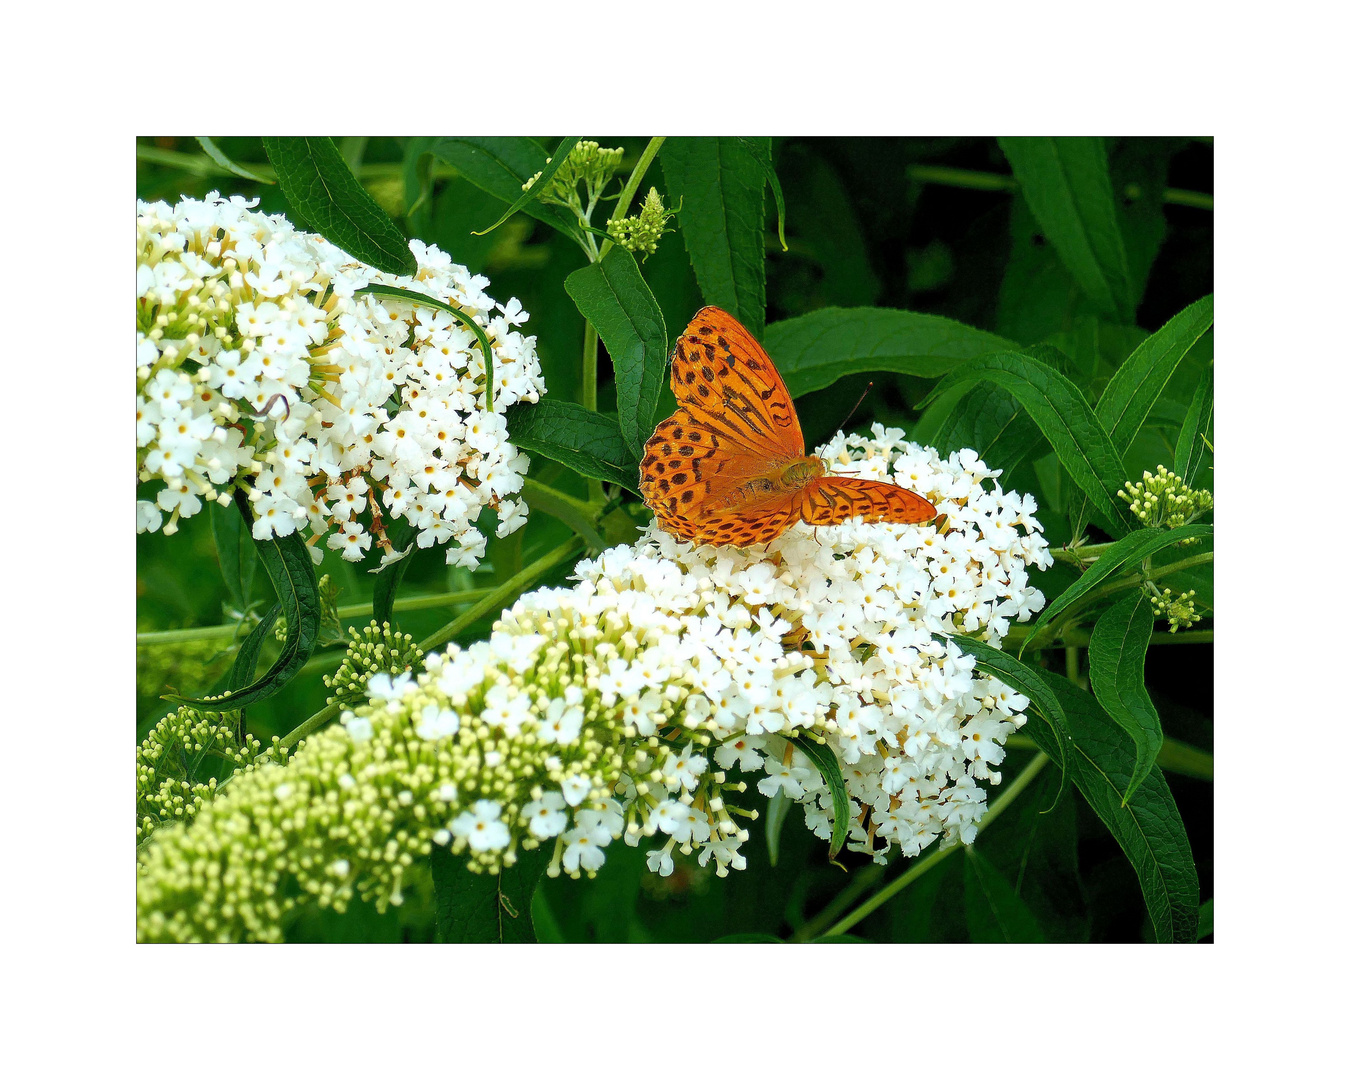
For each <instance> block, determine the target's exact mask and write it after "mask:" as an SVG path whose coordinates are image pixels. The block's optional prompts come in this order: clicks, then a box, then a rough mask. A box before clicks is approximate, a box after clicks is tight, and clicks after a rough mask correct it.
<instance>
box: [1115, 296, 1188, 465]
mask: <svg viewBox="0 0 1350 1080" xmlns="http://www.w3.org/2000/svg"><path fill="white" fill-rule="evenodd" d="M1213 325H1214V297H1213V296H1212V295H1211V296H1206V297H1204V298H1203V299H1200V300H1197V301H1196V302H1195V303H1194V304H1192V305H1191V306H1190V307H1188V308H1186V309H1185V310H1184V311H1182V312H1181V313H1180V314H1179V315H1176V316H1174V317H1173V318H1172V319H1170V320H1169V321H1168V323H1167V325H1166V326H1164V327H1163V328H1162V329H1161V330H1159V331H1158V332H1157V333H1156V334H1152V335H1150V336H1149V337H1148V338H1146V339H1144V341H1143V343H1142V344H1141V345H1140V346H1139V347H1138V348H1137V349H1135V350H1134V352H1133V353H1131V354H1130V356H1129V357H1128V359H1126V361H1125V363H1123V364H1121V366H1120V368H1119V370H1117V371H1116V373H1115V375H1113V376H1112V377H1111V381H1110V382H1109V383H1107V384H1106V389H1105V390H1103V391H1102V396H1101V398H1100V399H1099V400H1098V402H1097V418H1098V419H1099V420H1101V422H1102V427H1104V428H1106V433H1107V434H1108V435H1110V436H1111V441H1112V442H1114V443H1115V445H1116V449H1117V450H1119V451H1120V452H1121V453H1122V454H1123V453H1125V451H1126V450H1128V449H1129V448H1130V444H1131V443H1132V442H1134V437H1135V436H1136V435H1138V434H1139V429H1140V428H1142V427H1143V426H1144V421H1145V420H1147V419H1148V415H1149V413H1150V412H1151V411H1152V409H1153V405H1154V403H1155V402H1156V401H1157V400H1158V398H1159V397H1161V396H1162V392H1163V387H1165V386H1166V385H1167V382H1168V380H1169V379H1171V377H1172V374H1173V373H1174V372H1175V371H1176V369H1177V366H1178V365H1179V364H1180V363H1181V361H1182V360H1183V359H1185V356H1186V354H1187V353H1188V352H1190V351H1191V347H1192V346H1193V345H1194V344H1195V343H1196V342H1197V341H1199V340H1200V339H1201V338H1202V337H1204V335H1205V333H1206V332H1207V331H1208V330H1209V329H1210V327H1212V326H1213Z"/></svg>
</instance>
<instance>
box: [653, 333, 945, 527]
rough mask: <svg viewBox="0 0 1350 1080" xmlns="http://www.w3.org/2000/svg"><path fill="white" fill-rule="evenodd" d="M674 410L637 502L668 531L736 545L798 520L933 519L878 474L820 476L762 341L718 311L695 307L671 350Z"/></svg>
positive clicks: (928, 507) (932, 512) (928, 506)
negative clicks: (876, 476)
mask: <svg viewBox="0 0 1350 1080" xmlns="http://www.w3.org/2000/svg"><path fill="white" fill-rule="evenodd" d="M670 360H671V367H670V388H671V389H672V390H674V391H675V400H676V401H677V402H679V408H678V409H676V410H675V414H674V415H673V416H672V417H671V418H670V419H669V420H664V421H662V422H661V423H660V424H657V425H656V430H655V432H653V433H652V437H651V438H650V439H648V440H647V444H646V446H645V447H643V456H642V466H641V482H640V483H639V485H638V486H639V488H640V490H641V492H642V498H643V499H644V500H645V501H646V503H647V505H648V506H649V507H651V509H652V511H653V512H654V513H655V515H656V520H657V522H658V523H659V524H660V526H661V527H662V528H663V529H665V530H666V531H667V532H670V533H674V534H675V535H676V536H679V537H682V538H683V539H685V540H691V541H693V542H694V543H696V544H735V545H737V546H740V547H744V546H746V545H748V544H758V543H761V542H763V541H766V540H772V539H774V538H775V537H777V536H780V535H781V534H782V533H783V531H784V530H785V529H787V528H788V527H789V526H790V525H793V524H795V523H796V522H798V521H804V522H806V524H808V525H838V524H840V523H841V522H845V521H850V520H853V519H860V520H862V521H864V522H875V521H893V522H899V523H906V524H914V523H918V522H923V521H929V520H931V519H933V518H934V517H936V516H937V509H936V508H935V507H934V506H933V504H932V503H930V502H929V501H928V500H927V499H925V498H923V496H921V495H916V494H915V493H914V492H912V491H908V490H906V489H905V488H902V487H899V486H898V485H896V484H887V483H884V482H882V481H880V480H860V479H856V478H854V477H848V476H827V475H826V472H825V463H824V462H823V461H821V460H820V458H818V457H816V456H814V455H807V454H806V446H805V443H804V442H803V441H802V428H801V424H799V423H798V422H797V410H796V409H794V408H793V406H792V395H790V394H789V393H788V390H787V387H786V386H785V385H784V384H783V379H782V377H781V376H780V375H779V374H778V370H777V369H776V368H775V367H774V366H773V361H772V360H770V359H769V355H768V353H766V352H765V351H764V349H763V347H762V346H761V345H760V344H759V342H757V341H756V340H755V339H754V337H753V336H751V334H750V332H749V331H748V330H746V328H745V327H744V326H742V325H741V324H740V323H739V322H737V321H736V320H735V319H734V318H732V317H731V316H730V315H728V314H727V313H726V312H725V311H722V310H721V309H720V308H715V307H705V308H703V309H702V310H700V311H699V312H698V313H697V314H695V316H694V317H693V319H691V320H690V322H689V325H688V326H686V327H685V328H684V333H683V334H681V335H680V337H679V340H678V341H677V342H676V343H675V349H674V351H673V352H672V353H671V358H670Z"/></svg>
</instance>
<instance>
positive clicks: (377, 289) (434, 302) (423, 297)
mask: <svg viewBox="0 0 1350 1080" xmlns="http://www.w3.org/2000/svg"><path fill="white" fill-rule="evenodd" d="M363 294H364V295H369V296H379V297H383V298H384V299H386V300H403V301H406V302H407V303H410V304H413V305H414V306H416V305H417V304H421V305H422V306H423V307H430V308H435V309H436V310H437V311H445V312H448V313H449V314H451V315H453V316H454V317H455V318H456V320H458V321H459V322H460V323H462V324H463V325H464V326H466V327H468V328H469V329H470V330H471V331H473V336H474V337H476V338H477V339H478V348H479V349H480V350H481V351H482V353H483V378H484V386H483V398H484V403H485V406H486V408H487V411H488V412H492V362H493V358H492V342H490V341H489V340H488V336H487V333H486V331H484V330H483V328H482V327H481V326H479V325H478V320H477V319H474V318H472V317H471V316H470V315H468V314H467V313H466V312H463V311H461V310H460V309H459V308H457V307H455V306H454V305H452V304H447V303H446V302H445V301H444V300H438V299H437V298H436V297H434V296H428V295H427V294H426V293H423V292H418V291H417V290H416V289H401V288H399V287H398V286H397V285H367V286H365V287H364V288H360V289H357V290H356V292H355V294H354V295H356V296H361V295H363ZM486 314H487V313H486V312H485V313H484V316H485V317H486Z"/></svg>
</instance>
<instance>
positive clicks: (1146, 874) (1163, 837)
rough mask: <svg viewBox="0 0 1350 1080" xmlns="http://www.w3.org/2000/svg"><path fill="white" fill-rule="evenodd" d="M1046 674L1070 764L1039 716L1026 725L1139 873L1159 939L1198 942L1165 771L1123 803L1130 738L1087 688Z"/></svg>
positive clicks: (1131, 756) (1190, 868)
mask: <svg viewBox="0 0 1350 1080" xmlns="http://www.w3.org/2000/svg"><path fill="white" fill-rule="evenodd" d="M1043 677H1044V678H1045V680H1046V682H1047V683H1048V684H1049V685H1050V687H1051V689H1052V690H1053V691H1054V693H1055V696H1056V697H1057V698H1058V699H1059V701H1060V702H1061V703H1062V704H1063V706H1064V710H1065V713H1066V715H1067V716H1068V718H1069V732H1070V735H1071V736H1072V742H1071V750H1070V752H1069V755H1068V760H1067V762H1066V761H1064V760H1063V759H1061V758H1060V756H1059V744H1058V743H1057V741H1056V739H1055V736H1054V734H1053V733H1052V732H1051V731H1050V729H1049V726H1048V725H1047V724H1046V723H1045V721H1043V720H1042V719H1041V718H1040V717H1039V716H1036V715H1035V714H1031V715H1029V716H1028V717H1027V724H1026V727H1025V728H1024V729H1023V730H1024V731H1026V733H1027V734H1029V735H1030V736H1031V737H1032V739H1034V740H1035V742H1036V745H1037V746H1039V747H1040V748H1041V749H1042V750H1043V751H1044V752H1045V753H1046V754H1048V755H1049V756H1050V758H1051V760H1052V761H1054V762H1055V764H1056V765H1059V766H1060V767H1061V768H1066V770H1067V771H1068V773H1069V778H1070V779H1071V780H1072V781H1073V783H1074V785H1075V786H1076V787H1077V788H1078V790H1079V791H1081V792H1082V793H1083V797H1084V798H1085V799H1086V800H1087V802H1088V805H1089V806H1091V807H1092V809H1093V811H1094V812H1095V813H1096V814H1097V816H1098V817H1099V818H1101V820H1102V823H1103V824H1105V825H1106V827H1107V829H1108V830H1109V831H1110V832H1111V835H1112V836H1114V837H1115V838H1116V842H1117V843H1119V844H1120V847H1121V850H1122V851H1124V853H1125V857H1126V858H1127V859H1129V861H1130V863H1131V865H1132V866H1133V867H1134V870H1135V873H1136V874H1138V876H1139V884H1140V887H1141V889H1142V891H1143V894H1144V903H1145V905H1146V906H1147V908H1148V912H1149V917H1150V919H1151V920H1152V922H1153V929H1154V933H1155V935H1156V937H1157V940H1158V941H1160V942H1193V941H1195V935H1196V927H1197V921H1198V912H1197V909H1198V907H1199V893H1200V886H1199V880H1198V878H1197V876H1196V869H1195V858H1194V856H1193V855H1192V854H1191V843H1190V840H1189V838H1188V837H1187V835H1186V827H1185V825H1184V824H1183V823H1182V820H1181V815H1180V813H1179V812H1178V811H1177V805H1176V801H1175V800H1174V799H1173V798H1172V792H1171V791H1170V790H1169V789H1168V787H1167V781H1166V780H1164V779H1163V774H1162V770H1160V769H1159V768H1158V766H1157V765H1156V764H1155V765H1154V766H1153V768H1151V769H1150V770H1149V772H1148V775H1147V776H1146V777H1144V781H1143V783H1141V784H1140V785H1139V787H1138V789H1137V790H1136V791H1135V793H1134V795H1133V797H1132V798H1131V799H1130V801H1129V802H1128V803H1125V804H1123V803H1122V800H1123V798H1124V795H1125V792H1126V790H1127V789H1128V787H1129V784H1130V777H1131V776H1132V775H1133V773H1134V763H1135V747H1134V743H1133V742H1132V741H1131V739H1130V737H1129V736H1128V735H1127V734H1126V733H1125V732H1124V731H1123V730H1121V728H1120V727H1119V726H1117V725H1116V724H1115V723H1114V722H1113V721H1112V720H1111V718H1110V717H1109V716H1107V715H1106V713H1105V712H1103V711H1102V708H1101V706H1100V705H1098V704H1097V701H1096V699H1094V698H1093V697H1092V695H1091V694H1088V693H1086V692H1084V691H1082V690H1080V689H1079V688H1078V687H1077V686H1075V685H1074V684H1073V683H1071V682H1070V681H1069V680H1068V679H1065V678H1063V677H1061V676H1059V675H1055V674H1054V673H1053V672H1049V671H1047V672H1043Z"/></svg>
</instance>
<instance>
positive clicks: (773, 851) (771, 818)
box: [764, 787, 792, 866]
mask: <svg viewBox="0 0 1350 1080" xmlns="http://www.w3.org/2000/svg"><path fill="white" fill-rule="evenodd" d="M791 807H792V802H791V800H790V799H789V798H788V797H787V796H786V795H785V794H784V793H783V789H782V788H781V787H780V788H779V789H778V790H777V791H775V792H774V793H773V798H772V799H770V800H769V808H768V810H767V811H766V812H765V814H764V844H765V846H766V847H767V848H768V849H769V865H770V866H777V865H778V841H779V840H780V839H781V837H782V835H783V822H785V821H787V812H788V810H789V809H791Z"/></svg>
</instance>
